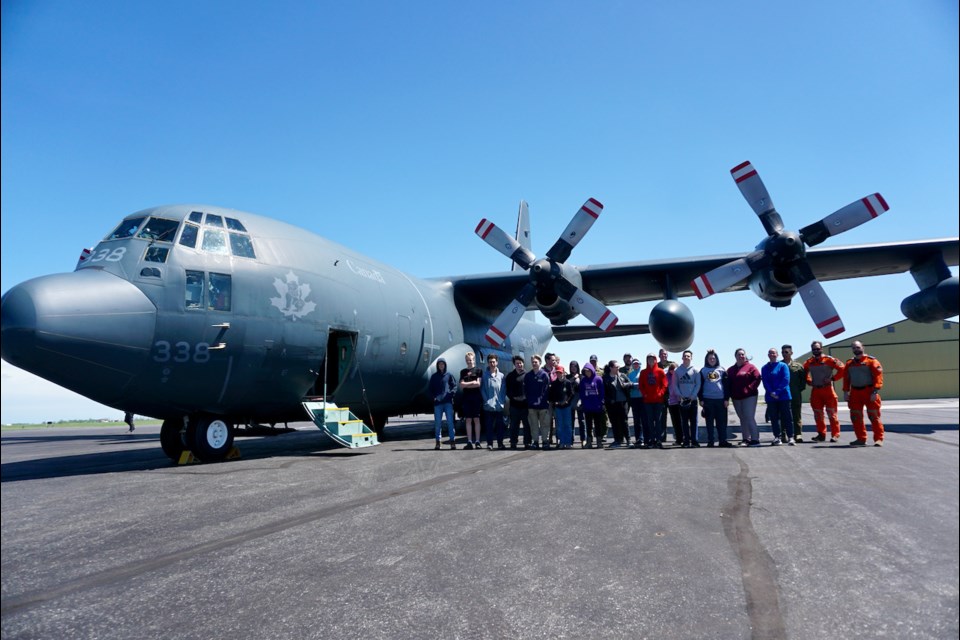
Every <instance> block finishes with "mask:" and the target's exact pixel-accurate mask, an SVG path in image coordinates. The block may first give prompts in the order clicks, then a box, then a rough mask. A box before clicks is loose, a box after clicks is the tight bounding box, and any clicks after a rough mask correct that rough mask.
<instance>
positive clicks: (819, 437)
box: [810, 433, 833, 442]
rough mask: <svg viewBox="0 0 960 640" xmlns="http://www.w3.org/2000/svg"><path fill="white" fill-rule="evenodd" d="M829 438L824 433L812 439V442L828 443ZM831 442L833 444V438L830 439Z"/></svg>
mask: <svg viewBox="0 0 960 640" xmlns="http://www.w3.org/2000/svg"><path fill="white" fill-rule="evenodd" d="M826 440H827V436H826V434H823V433H818V434H817V435H815V436H813V437H812V438H810V441H811V442H826ZM830 442H833V438H830Z"/></svg>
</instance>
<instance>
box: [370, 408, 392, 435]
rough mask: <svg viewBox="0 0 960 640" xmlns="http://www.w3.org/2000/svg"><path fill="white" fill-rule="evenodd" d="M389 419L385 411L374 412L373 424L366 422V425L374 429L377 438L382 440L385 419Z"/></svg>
mask: <svg viewBox="0 0 960 640" xmlns="http://www.w3.org/2000/svg"><path fill="white" fill-rule="evenodd" d="M389 419H390V416H388V415H387V414H385V413H375V414H373V424H368V425H367V426H368V427H370V428H371V429H373V430H374V431H376V433H377V439H378V440H383V430H384V429H385V428H386V426H387V420H389Z"/></svg>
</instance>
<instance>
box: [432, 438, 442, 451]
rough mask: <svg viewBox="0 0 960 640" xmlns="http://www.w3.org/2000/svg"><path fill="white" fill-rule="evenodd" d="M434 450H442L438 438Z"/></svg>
mask: <svg viewBox="0 0 960 640" xmlns="http://www.w3.org/2000/svg"><path fill="white" fill-rule="evenodd" d="M433 450H434V451H440V441H439V440H437V446H435V447H434V448H433Z"/></svg>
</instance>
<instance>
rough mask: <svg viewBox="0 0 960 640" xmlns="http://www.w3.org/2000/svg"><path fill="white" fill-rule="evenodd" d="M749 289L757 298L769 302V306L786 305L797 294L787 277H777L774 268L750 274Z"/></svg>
mask: <svg viewBox="0 0 960 640" xmlns="http://www.w3.org/2000/svg"><path fill="white" fill-rule="evenodd" d="M748 284H749V286H750V291H753V292H754V293H755V294H756V295H757V297H758V298H760V299H761V300H765V301H767V302H769V303H770V306H771V307H778V308H779V307H786V306H788V305H789V304H790V301H791V300H793V296H795V295H797V288H796V287H795V286H794V285H793V284H792V283H791V282H790V280H789V278H786V277H784V278H778V277H777V270H776V269H764V270H762V271H758V272H756V273H754V274H753V275H752V276H750V280H749V282H748Z"/></svg>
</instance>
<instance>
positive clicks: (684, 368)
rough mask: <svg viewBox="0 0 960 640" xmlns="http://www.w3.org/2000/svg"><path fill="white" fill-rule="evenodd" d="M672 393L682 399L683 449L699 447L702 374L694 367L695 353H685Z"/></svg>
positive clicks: (676, 372)
mask: <svg viewBox="0 0 960 640" xmlns="http://www.w3.org/2000/svg"><path fill="white" fill-rule="evenodd" d="M670 391H671V393H676V395H677V397H678V398H680V425H681V429H682V430H683V444H682V445H681V446H683V447H685V448H686V447H699V446H700V442H698V440H697V406H698V405H697V397H698V396H699V395H700V372H699V371H697V369H696V368H695V367H694V366H693V352H692V351H690V350H689V349H688V350H687V351H684V352H683V361H682V362H681V363H680V366H679V367H677V370H676V371H674V372H673V379H672V380H671V381H670Z"/></svg>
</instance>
